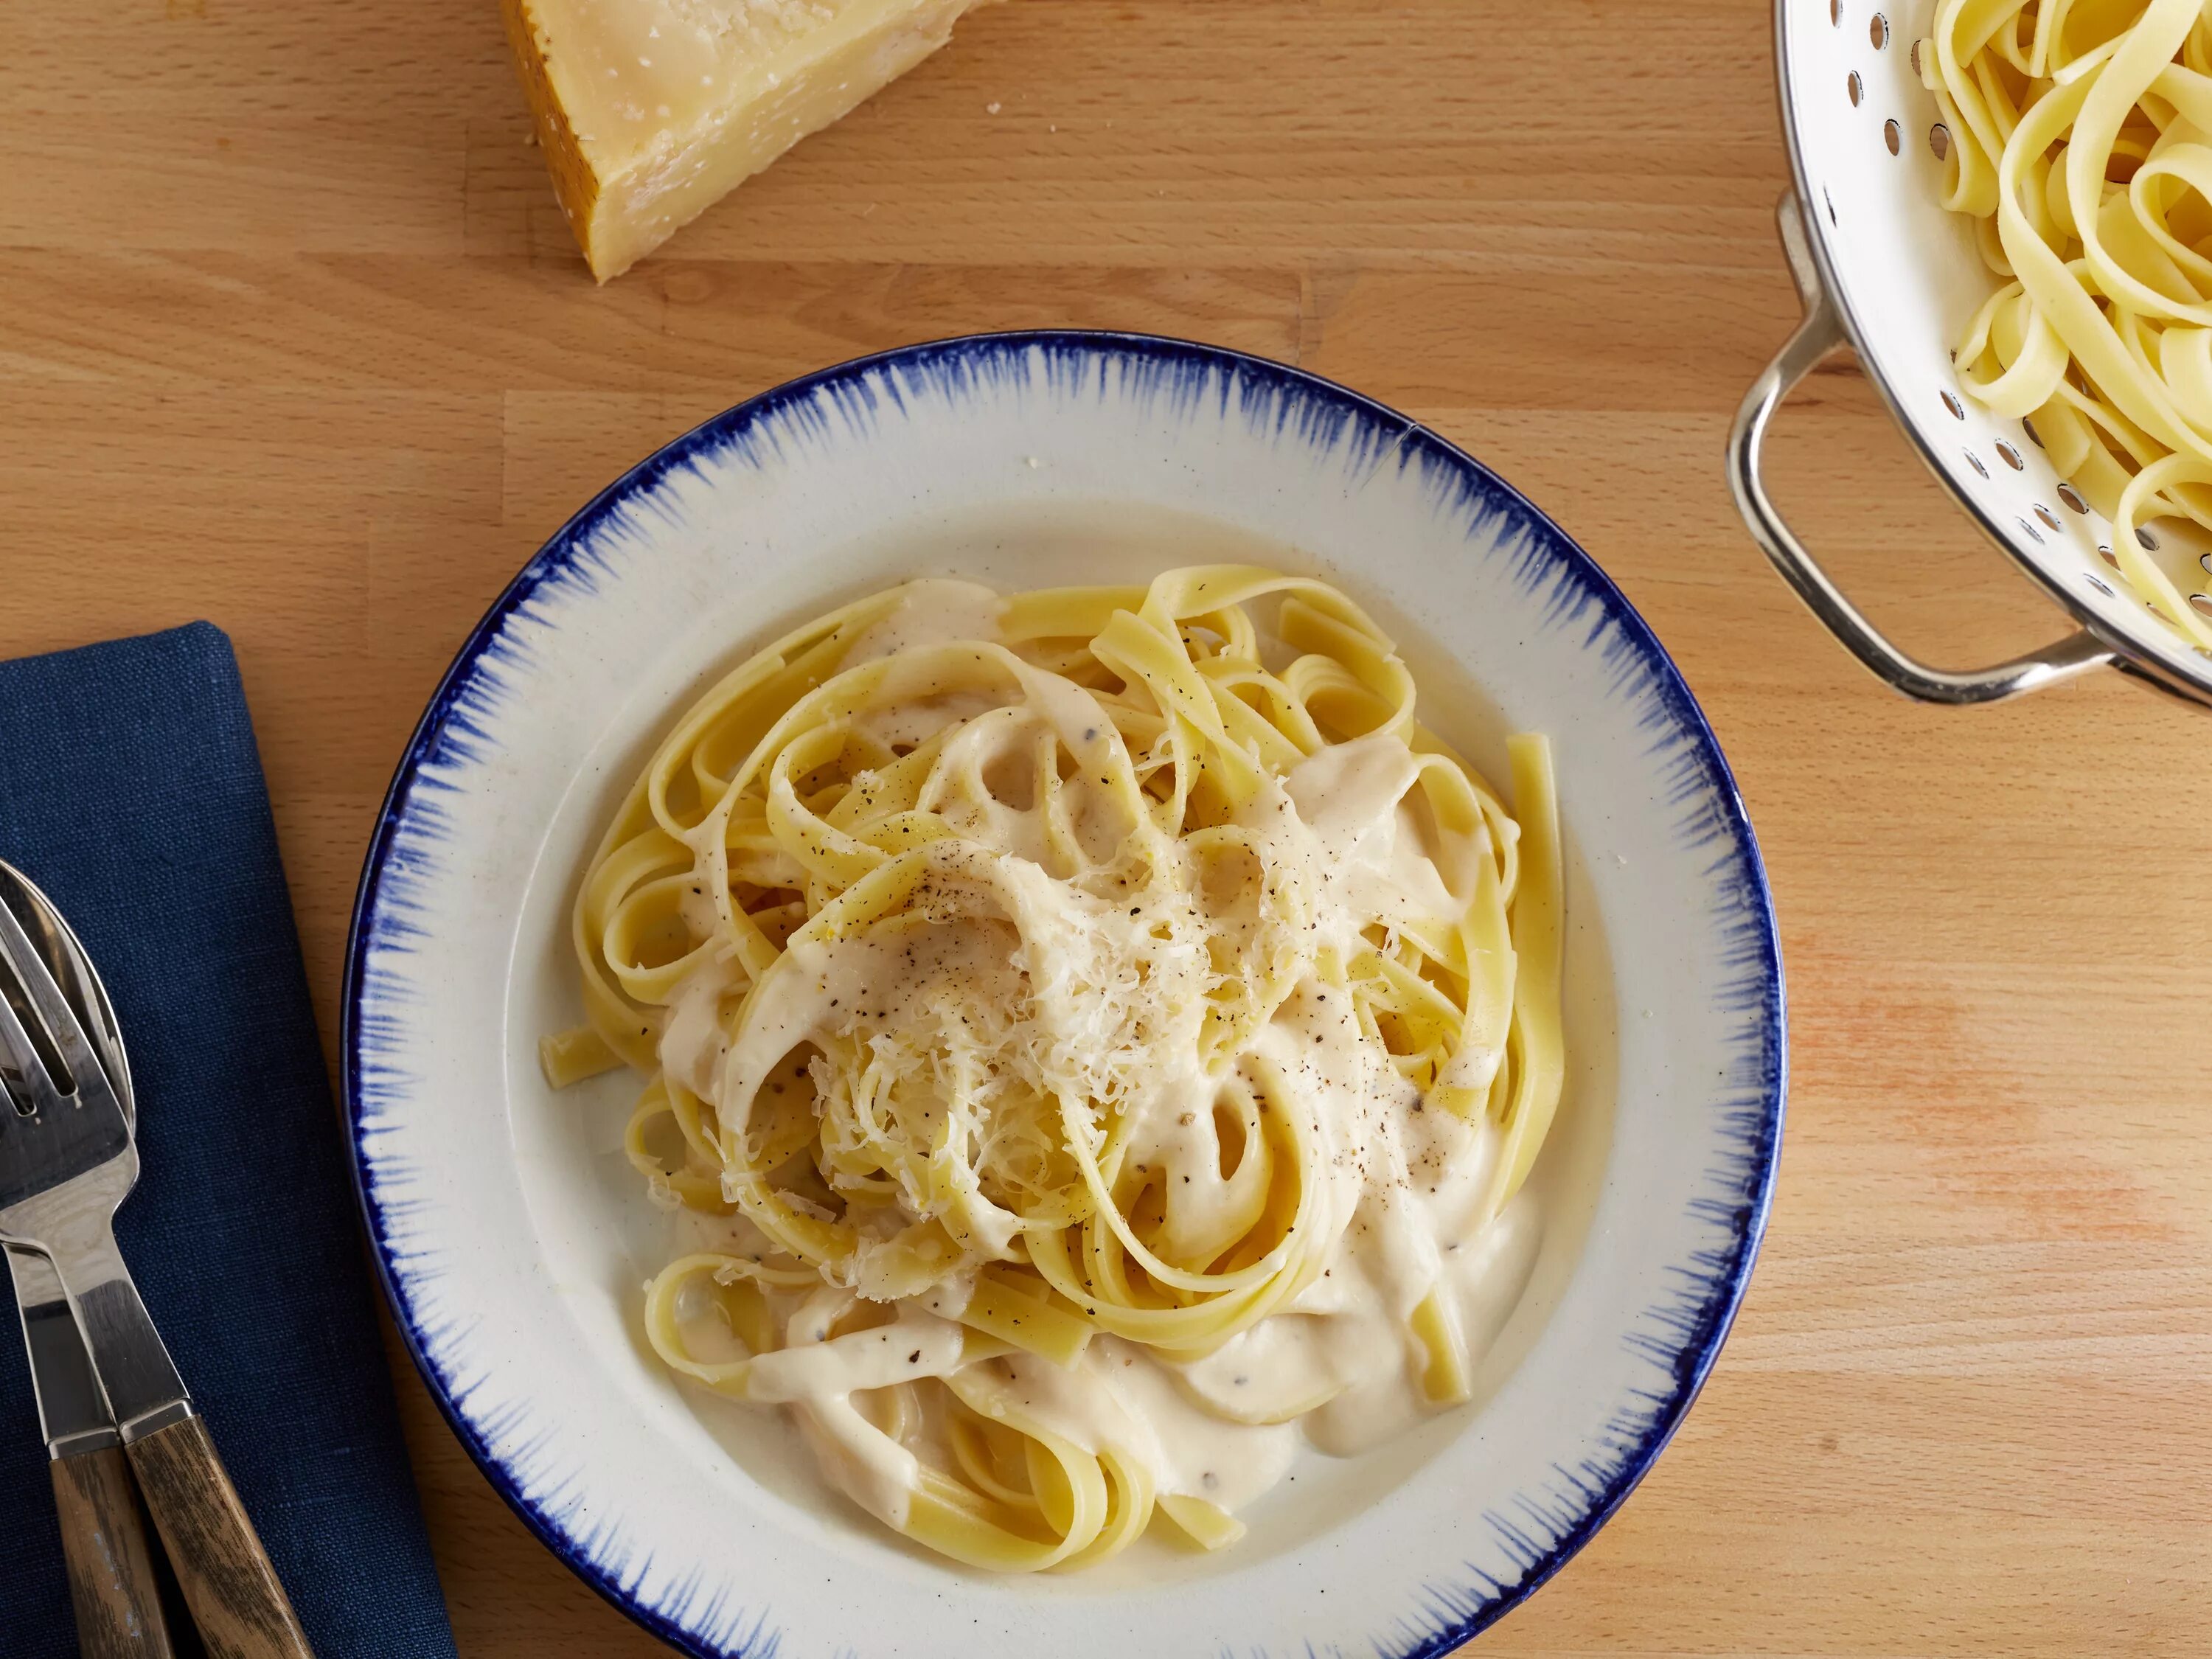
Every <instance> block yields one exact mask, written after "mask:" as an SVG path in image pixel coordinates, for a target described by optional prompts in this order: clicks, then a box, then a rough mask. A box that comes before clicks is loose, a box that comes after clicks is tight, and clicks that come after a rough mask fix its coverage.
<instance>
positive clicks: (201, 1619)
mask: <svg viewBox="0 0 2212 1659" xmlns="http://www.w3.org/2000/svg"><path fill="white" fill-rule="evenodd" d="M125 1451H126V1452H127V1453H128V1455H129V1456H130V1459H131V1473H132V1474H136V1475H137V1477H138V1489H139V1491H140V1492H143V1493H144V1494H145V1498H146V1508H147V1510H148V1511H149V1513H151V1514H152V1516H153V1517H154V1525H155V1527H156V1528H158V1529H159V1530H160V1532H161V1547H162V1549H163V1551H164V1552H165V1553H167V1556H168V1558H169V1565H170V1566H171V1567H173V1569H175V1571H176V1575H177V1584H178V1587H179V1589H182V1590H183V1591H184V1593H185V1605H186V1606H187V1607H190V1608H191V1613H192V1623H193V1625H194V1626H196V1627H197V1632H198V1635H199V1638H200V1642H201V1644H202V1645H203V1646H204V1647H205V1648H206V1649H207V1650H208V1653H209V1656H210V1659H314V1656H313V1654H312V1653H311V1652H309V1650H308V1648H307V1636H306V1634H305V1633H304V1632H302V1631H301V1629H300V1620H299V1617H298V1615H297V1614H295V1613H294V1612H293V1611H292V1601H291V1598H290V1597H289V1596H288V1595H285V1593H284V1586H283V1584H281V1583H278V1582H277V1579H276V1568H274V1567H272V1566H271V1565H270V1564H269V1557H268V1554H267V1553H266V1552H264V1550H263V1549H262V1547H261V1540H260V1538H259V1536H258V1534H256V1533H255V1531H254V1529H253V1522H252V1518H251V1517H250V1516H247V1514H246V1505H245V1504H241V1503H240V1502H239V1500H238V1492H237V1489H236V1488H234V1486H232V1485H231V1484H230V1472H229V1471H228V1470H227V1469H225V1468H223V1466H222V1458H221V1456H219V1455H217V1454H216V1449H215V1441H214V1440H213V1439H212V1438H211V1437H210V1436H209V1434H208V1431H207V1424H206V1423H205V1422H204V1420H202V1419H200V1418H198V1417H187V1418H185V1419H184V1420H183V1421H182V1422H180V1423H172V1424H170V1425H169V1426H168V1427H167V1428H166V1429H156V1430H155V1431H154V1432H153V1433H151V1434H149V1435H147V1436H146V1437H143V1439H138V1440H134V1441H132V1442H131V1443H130V1445H129V1446H127V1447H126V1448H125ZM362 1593H363V1594H364V1595H374V1594H375V1587H374V1585H373V1584H367V1583H365V1584H363V1585H362Z"/></svg>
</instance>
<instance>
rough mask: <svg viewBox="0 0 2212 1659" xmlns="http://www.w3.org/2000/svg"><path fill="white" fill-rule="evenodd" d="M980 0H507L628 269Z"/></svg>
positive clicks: (529, 61)
mask: <svg viewBox="0 0 2212 1659" xmlns="http://www.w3.org/2000/svg"><path fill="white" fill-rule="evenodd" d="M979 3H981V0H501V7H500V9H501V13H502V15H504V17H505V19H506V23H507V41H508V44H509V45H510V46H512V47H513V52H514V62H515V70H516V73H517V74H518V75H519V76H520V77H521V81H522V88H523V92H524V94H525V95H526V97H527V98H528V99H529V100H530V107H531V110H532V113H533V114H534V115H535V116H536V118H537V122H538V140H539V143H541V144H542V145H543V146H544V150H545V161H546V166H547V167H548V168H549V169H550V172H551V173H552V175H553V188H554V191H555V193H556V195H557V196H558V197H560V200H561V210H562V212H563V213H564V214H566V215H567V216H568V222H569V225H570V227H571V228H573V229H574V231H575V234H576V240H577V242H578V243H579V244H580V246H582V248H583V250H584V257H585V258H586V260H588V261H589V262H590V264H591V267H592V275H593V276H596V277H598V278H599V281H601V282H603V283H604V282H605V281H606V280H607V279H608V278H609V277H611V276H618V275H620V274H621V273H622V272H623V271H624V270H628V269H629V266H630V265H631V264H634V263H635V261H636V260H638V259H639V258H642V257H643V256H644V255H645V254H647V253H649V252H652V251H653V249H654V248H655V247H657V246H659V245H660V244H661V243H662V242H663V241H665V240H667V238H668V237H669V236H670V235H671V234H673V233H674V232H675V231H676V230H677V228H678V227H680V226H682V225H684V224H686V223H688V222H690V220H692V219H693V218H696V216H698V215H699V214H700V213H701V212H702V211H703V210H705V209H706V208H707V207H708V205H710V204H712V203H714V201H715V200H717V199H718V198H719V197H721V196H722V195H724V194H725V193H726V192H727V191H729V190H730V189H731V188H732V186H734V185H737V184H738V183H739V182H740V181H742V180H744V179H747V178H750V176H751V175H752V174H754V173H757V172H759V171H760V170H761V169H762V168H763V167H766V166H768V164H769V162H771V161H775V158H776V157H777V156H779V155H782V154H783V152H784V151H786V150H787V149H790V148H791V147H792V146H793V144H795V143H798V142H799V140H800V139H801V138H804V137H805V136H806V135H807V134H808V133H810V132H815V131H819V130H820V129H821V128H823V127H825V126H828V125H829V124H830V123H831V122H833V121H835V120H836V119H837V118H839V117H840V116H842V115H843V114H845V113H846V112H848V111H849V110H851V109H852V108H853V107H854V106H855V105H857V104H859V103H860V101H861V100H863V99H865V98H866V97H868V96H869V95H870V94H872V93H874V92H876V91H878V90H879V89H880V88H883V87H884V85H885V84H886V83H888V82H891V81H893V80H896V78H897V77H898V76H902V75H903V74H905V73H906V71H907V70H910V69H912V68H913V67H914V66H915V64H918V63H920V62H921V60H922V59H923V58H927V56H928V55H929V54H930V53H931V52H935V51H936V50H937V49H938V48H939V46H943V45H944V44H945V42H946V40H949V39H950V38H951V33H952V25H953V23H954V22H955V21H957V19H958V18H959V17H960V16H961V15H962V14H963V13H964V12H966V11H967V10H969V8H971V7H972V6H975V5H977V4H979Z"/></svg>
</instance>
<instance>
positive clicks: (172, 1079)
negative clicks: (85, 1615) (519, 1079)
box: [0, 623, 453, 1659]
mask: <svg viewBox="0 0 2212 1659" xmlns="http://www.w3.org/2000/svg"><path fill="white" fill-rule="evenodd" d="M0 858H4V859H6V860H8V861H9V862H10V863H11V864H14V865H15V866H16V867H17V868H18V869H20V870H21V871H22V872H24V874H26V875H27V876H28V877H30V878H31V879H32V880H33V881H34V882H36V883H38V884H39V885H40V886H41V887H43V888H44V889H45V890H46V895H47V896H48V897H50V898H52V900H53V902H55V904H56V905H57V906H58V907H59V908H60V909H61V911H62V914H63V915H65V916H67V917H68V918H69V921H70V924H71V925H72V926H73V927H75V928H76V932H77V936H78V937H79V938H80V939H82V940H83V941H84V945H85V949H86V950H87V951H88V952H89V953H90V955H91V957H92V959H93V962H94V965H95V966H96V967H97V968H98V969H99V970H100V976H101V978H102V979H103V980H104V981H106V985H107V990H108V994H109V997H110V999H111V1000H112V1001H113V1003H114V1005H115V1012H116V1018H117V1019H118V1021H119V1022H120V1024H121V1025H122V1029H123V1037H124V1042H125V1047H126V1048H128V1049H129V1051H130V1056H131V1078H132V1080H133V1082H134V1083H135V1085H136V1086H137V1099H138V1146H139V1152H140V1153H141V1157H142V1164H143V1168H142V1173H141V1174H140V1176H139V1181H138V1188H137V1192H135V1193H134V1194H131V1197H130V1198H129V1199H127V1200H125V1202H124V1205H123V1207H122V1208H121V1209H120V1210H119V1211H118V1212H117V1213H116V1218H115V1231H116V1236H117V1237H118V1239H119V1240H120V1241H121V1243H122V1247H123V1255H124V1258H125V1260H126V1261H128V1262H129V1263H130V1264H131V1273H132V1276H133V1277H135V1278H136V1279H137V1281H138V1289H139V1291H140V1293H141V1294H142V1295H143V1296H144V1297H145V1299H146V1305H147V1307H148V1308H149V1310H151V1311H152V1313H153V1316H154V1322H155V1324H156V1325H158V1326H159V1327H160V1328H161V1334H162V1336H163V1337H164V1338H165V1339H166V1340H167V1342H168V1345H169V1352H170V1353H171V1354H172V1355H173V1356H174V1358H175V1359H176V1362H177V1369H178V1370H179V1371H181V1372H182V1373H183V1374H184V1378H185V1386H186V1387H188V1388H189V1389H191V1391H192V1397H193V1398H194V1400H195V1401H197V1403H198V1405H199V1407H200V1409H201V1411H202V1412H204V1413H205V1415H206V1418H207V1423H208V1428H209V1430H210V1432H211V1433H212V1434H213V1436H214V1437H215V1442H216V1446H217V1448H218V1449H220V1450H221V1451H222V1458H223V1462H225V1463H226V1464H227V1465H228V1467H229V1469H230V1474H231V1479H232V1480H234V1482H235V1483H236V1484H237V1486H238V1491H239V1493H240V1497H242V1498H244V1499H245V1502H246V1511H247V1513H248V1514H250V1515H251V1516H252V1517H253V1521H254V1524H255V1526H256V1527H257V1528H258V1529H259V1531H260V1534H261V1540H262V1542H263V1543H264V1545H265V1546H266V1547H267V1548H268V1551H269V1558H270V1560H271V1561H272V1562H274V1563H275V1564H276V1571H277V1575H278V1576H279V1577H281V1578H282V1579H283V1581H284V1587H285V1589H287V1590H288V1591H289V1592H290V1594H291V1597H292V1603H293V1605H294V1607H296V1608H297V1609H298V1610H299V1614H300V1622H301V1625H302V1626H305V1627H306V1630H307V1638H308V1639H309V1641H310V1642H312V1643H313V1645H314V1649H315V1651H316V1653H317V1655H318V1656H319V1659H416V1656H424V1659H450V1656H451V1655H452V1654H453V1632H452V1631H451V1630H450V1629H449V1628H448V1626H447V1622H446V1610H445V1603H444V1601H442V1600H441V1597H440V1595H439V1592H438V1577H437V1573H436V1571H435V1569H434V1567H433V1565H432V1564H431V1559H430V1549H429V1543H428V1539H427V1538H426V1537H425V1536H424V1534H423V1531H422V1513H421V1511H420V1510H419V1509H418V1508H417V1506H416V1498H415V1487H414V1484H413V1481H412V1480H411V1479H410V1475H409V1473H408V1467H407V1455H406V1451H405V1449H404V1446H403V1445H402V1444H401V1442H400V1437H399V1425H398V1417H397V1415H396V1414H395V1413H394V1410H393V1407H392V1384H391V1378H390V1375H389V1373H388V1372H387V1371H386V1369H385V1357H384V1351H383V1347H382V1345H381V1344H380V1341H379V1340H378V1337H377V1328H376V1320H375V1315H374V1304H373V1302H372V1300H371V1292H370V1290H369V1274H368V1263H367V1261H366V1260H365V1259H364V1256H363V1255H362V1238H361V1233H360V1228H359V1225H358V1224H357V1222H356V1214H357V1213H358V1212H357V1210H356V1206H355V1202H354V1196H353V1194H352V1192H351V1190H350V1183H349V1180H348V1176H347V1173H346V1157H345V1152H344V1149H343V1140H342V1137H341V1132H340V1127H339V1123H338V1119H337V1113H336V1111H335V1110H334V1109H333V1108H332V1106H331V1093H330V1085H329V1080H328V1079H327V1077H326V1076H325V1072H324V1069H323V1054H322V1050H321V1048H320V1047H319V1045H318V1043H317V1042H316V1039H315V1024H314V1014H313V1009H312V1008H311V1007H310V1006H309V1005H308V1000H307V979H306V975H305V974H304V973H303V972H302V970H301V963H300V945H299V940H298V938H297V936H296V934H295V933H294V930H293V925H292V912H291V908H290V904H289V901H288V899H287V897H286V896H285V890H284V872H283V868H282V866H280V865H279V864H278V862H277V858H276V831H275V828H274V825H273V823H271V821H270V815H269V796H268V792H267V789H266V787H265V786H264V784H263V781H262V777H261V763H260V758H259V757H258V754H257V753H256V752H255V750H254V746H253V728H252V724H251V723H250V721H249V720H248V719H247V715H246V697H245V694H244V692H243V690H241V689H240V684H239V678H238V665H237V662H236V660H235V659H234V658H233V657H232V655H231V650H230V641H228V639H227V638H225V637H224V635H222V632H221V631H220V630H219V629H216V628H213V627H210V625H208V624H207V623H195V624H193V625H192V626H191V627H187V628H179V629H173V631H171V632H168V633H165V634H155V635H149V637H147V638H144V639H136V640H120V641H116V642H114V643H112V644H108V645H94V646H88V647H85V648H84V649H82V650H81V651H64V652H60V653H56V654H54V655H52V656H44V657H32V658H28V659H23V660H21V661H17V662H6V663H0ZM45 1465H46V1448H45V1447H44V1445H42V1444H41V1443H40V1438H39V1431H38V1418H37V1414H36V1411H35V1407H34V1406H33V1399H32V1395H31V1382H30V1376H29V1374H28V1370H27V1366H26V1364H25V1361H24V1358H23V1352H22V1334H21V1328H20V1327H19V1326H18V1324H17V1322H16V1319H15V1314H14V1311H13V1310H5V1311H4V1313H0V1653H5V1654H6V1655H7V1656H8V1659H49V1656H51V1659H66V1656H70V1655H74V1654H75V1653H76V1627H75V1624H74V1621H73V1620H72V1619H71V1617H70V1602H69V1591H68V1587H67V1584H66V1583H65V1582H64V1578H63V1576H62V1556H61V1541H60V1535H59V1534H58V1531H57V1529H56V1526H55V1521H54V1508H53V1498H52V1490H51V1488H50V1486H49V1484H48V1480H47V1474H46V1467H45ZM172 1622H173V1625H174V1624H175V1623H176V1622H177V1621H176V1620H175V1619H174V1618H173V1620H172ZM185 1622H186V1626H187V1629H188V1627H189V1621H185ZM186 1641H187V1638H186V1634H185V1632H184V1631H179V1649H180V1650H183V1649H184V1648H185V1645H186Z"/></svg>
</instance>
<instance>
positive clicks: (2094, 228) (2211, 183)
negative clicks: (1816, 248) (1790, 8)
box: [1918, 0, 2212, 647]
mask: <svg viewBox="0 0 2212 1659" xmlns="http://www.w3.org/2000/svg"><path fill="white" fill-rule="evenodd" d="M1918 62H1919V64H1920V72H1921V77H1922V79H1923V81H1924V82H1926V84H1927V85H1928V87H1929V89H1930V90H1931V91H1933V92H1934V93H1935V94H1936V102H1937V104H1938V105H1939V106H1941V108H1942V114H1943V124H1944V126H1945V127H1946V129H1947V130H1948V132H1949V135H1950V143H1949V148H1948V173H1947V184H1946V192H1945V197H1944V205H1945V206H1946V207H1948V208H1950V209H1951V210H1954V212H1959V213H1964V214H1970V215H1972V216H1973V217H1974V219H1975V220H1976V228H1977V230H1978V233H1979V241H1980V246H1981V251H1982V255H1983V258H1984V260H1985V261H1986V262H1987V263H1988V264H1989V266H1990V270H1993V271H1994V272H1996V274H1997V276H2000V277H2002V278H2004V279H2005V281H2004V285H2003V286H2002V287H2001V288H1999V289H1997V290H1996V292H1995V293H1994V294H1992V295H1990V298H1989V301H1988V302H1987V303H1986V304H1984V306H1983V307H1981V308H1980V310H1979V311H1978V312H1977V313H1975V315H1974V317H1973V318H1972V320H1971V321H1970V322H1969V324H1968V325H1967V328H1966V334H1965V336H1964V337H1963V338H1962V339H1961V341H1960V344H1959V348H1958V349H1957V351H1956V353H1955V354H1954V356H1955V358H1956V361H1957V364H1958V369H1959V380H1960V385H1961V386H1962V387H1963V388H1964V389H1965V390H1966V392H1968V393H1969V394H1970V395H1972V397H1974V398H1976V399H1978V401H1979V402H1981V403H1982V404H1985V405H1986V406H1987V407H1988V408H1989V409H1990V410H1992V411H1993V412H1995V413H1996V414H1998V415H2002V416H2012V417H2015V418H2023V419H2027V420H2028V421H2030V422H2032V424H2033V428H2034V430H2035V433H2036V435H2037V436H2038V438H2039V440H2040V441H2041V442H2042V443H2043V445H2044V447H2045V448H2046V449H2047V450H2048V451H2049V452H2050V453H2051V462H2052V465H2054V466H2056V467H2057V470H2058V472H2059V474H2060V476H2061V477H2065V478H2067V479H2069V480H2070V482H2071V483H2072V485H2073V487H2074V488H2075V489H2077V490H2078V491H2079V492H2080V493H2081V495H2082V496H2083V497H2084V498H2086V499H2087V501H2088V502H2089V503H2090V504H2091V505H2092V506H2093V507H2096V509H2097V510H2098V511H2099V512H2100V513H2105V514H2106V516H2108V517H2109V518H2110V519H2111V520H2112V556H2113V558H2114V559H2115V560H2116V562H2118V565H2119V568H2120V569H2121V571H2122V573H2123V574H2124V575H2125V576H2126V577H2127V579H2128V580H2129V581H2130V583H2132V584H2133V585H2134V586H2135V588H2136V591H2137V592H2139V593H2140V594H2142V597H2143V599H2144V600H2145V601H2146V602H2147V603H2148V605H2149V606H2150V608H2151V609H2152V610H2153V611H2155V612H2156V613H2157V614H2158V615H2159V616H2160V617H2163V618H2164V619H2165V620H2166V622H2168V623H2172V625H2173V626H2174V627H2175V628H2177V629H2179V630H2180V631H2181V632H2182V633H2183V634H2184V635H2186V636H2187V637H2188V638H2189V639H2190V640H2191V641H2193V642H2194V643H2196V644H2197V645H2198V646H2200V647H2212V615H2207V614H2206V611H2205V610H2204V609H2200V608H2199V607H2203V606H2212V600H2207V599H2204V598H2203V588H2204V584H2203V582H2202V581H2201V580H2198V579H2197V576H2196V574H2195V573H2194V571H2193V570H2184V571H2183V572H2182V575H2181V578H2180V579H2179V580H2177V577H2176V575H2175V574H2174V573H2175V570H2176V569H2178V568H2180V567H2179V562H2174V563H2172V564H2171V565H2169V564H2164V563H2161V562H2160V561H2159V560H2158V559H2156V558H2154V557H2153V556H2152V555H2151V553H2150V551H2149V550H2148V549H2147V548H2146V547H2145V546H2144V545H2143V544H2142V541H2141V540H2140V539H2139V538H2138V536H2137V533H2136V532H2137V529H2138V527H2139V526H2141V525H2142V523H2143V522H2144V521H2145V520H2148V519H2153V518H2158V517H2161V516H2172V517H2178V518H2185V519H2189V520H2193V521H2195V522H2196V523H2197V524H2200V525H2203V526H2208V527H2212V15H2208V12H2207V9H2206V7H2205V6H2204V4H2203V3H2202V0H2149V3H2148V4H2147V5H2146V4H2144V3H2142V0H2125V3H2113V0H1941V3H1939V4H1938V5H1937V7H1936V16H1935V22H1934V27H1933V30H1932V32H1931V36H1930V38H1929V40H1923V41H1922V42H1921V43H1920V46H1919V52H1918Z"/></svg>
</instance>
